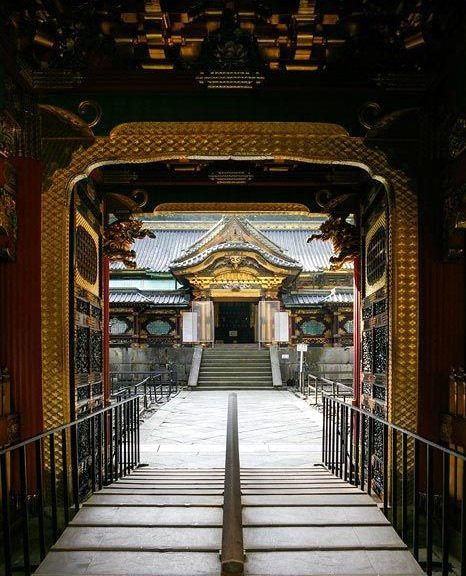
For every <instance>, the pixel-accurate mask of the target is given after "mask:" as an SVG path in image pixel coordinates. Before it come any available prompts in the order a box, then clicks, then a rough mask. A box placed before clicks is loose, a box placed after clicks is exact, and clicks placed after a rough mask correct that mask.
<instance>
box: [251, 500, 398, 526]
mask: <svg viewBox="0 0 466 576" xmlns="http://www.w3.org/2000/svg"><path fill="white" fill-rule="evenodd" d="M243 524H244V526H319V525H320V526H329V527H333V526H337V525H339V526H350V525H360V526H364V525H366V526H367V525H372V526H384V525H389V522H388V520H387V519H386V518H385V516H384V515H383V514H382V513H381V512H380V510H379V509H378V508H377V506H376V505H375V504H373V505H368V506H353V507H350V506H345V507H343V506H341V507H337V506H302V507H291V506H290V507H286V506H277V507H270V506H268V507H260V506H257V507H249V506H246V507H245V508H243Z"/></svg>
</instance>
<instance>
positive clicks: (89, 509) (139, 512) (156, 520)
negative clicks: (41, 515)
mask: <svg viewBox="0 0 466 576" xmlns="http://www.w3.org/2000/svg"><path fill="white" fill-rule="evenodd" d="M221 525H222V508H221V507H216V508H209V507H199V506H196V507H194V506H193V507H189V506H170V507H160V508H157V510H156V513H155V511H154V508H153V507H152V506H135V507H131V506H124V507H122V506H83V508H82V509H81V510H80V512H79V514H78V515H76V516H75V517H74V518H73V520H71V522H70V526H141V527H151V526H185V527H188V528H189V527H195V526H214V527H217V526H221Z"/></svg>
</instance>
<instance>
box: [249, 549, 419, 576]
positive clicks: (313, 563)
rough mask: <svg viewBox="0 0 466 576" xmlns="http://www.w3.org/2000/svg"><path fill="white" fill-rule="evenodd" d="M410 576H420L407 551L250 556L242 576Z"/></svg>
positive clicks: (317, 551)
mask: <svg viewBox="0 0 466 576" xmlns="http://www.w3.org/2000/svg"><path fill="white" fill-rule="evenodd" d="M298 574H299V576H324V575H325V576H327V575H328V574H332V576H340V575H341V576H343V575H344V576H356V575H361V574H365V575H367V576H376V575H377V576H385V575H387V576H388V575H390V576H414V575H421V574H423V572H422V570H421V568H420V567H419V565H418V564H417V563H416V561H415V560H414V557H413V556H412V555H411V554H410V552H408V551H407V550H364V549H359V550H339V551H338V554H336V553H335V551H331V550H315V551H280V550H277V551H268V552H251V553H249V554H248V555H247V563H246V568H245V576H248V575H251V576H252V575H254V576H297V575H298Z"/></svg>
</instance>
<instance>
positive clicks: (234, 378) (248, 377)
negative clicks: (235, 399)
mask: <svg viewBox="0 0 466 576" xmlns="http://www.w3.org/2000/svg"><path fill="white" fill-rule="evenodd" d="M198 381H199V382H200V381H204V382H212V381H215V382H272V378H270V376H267V375H266V374H263V375H257V374H238V375H236V374H230V375H228V376H226V375H225V376H216V375H215V374H201V375H200V376H199V380H198Z"/></svg>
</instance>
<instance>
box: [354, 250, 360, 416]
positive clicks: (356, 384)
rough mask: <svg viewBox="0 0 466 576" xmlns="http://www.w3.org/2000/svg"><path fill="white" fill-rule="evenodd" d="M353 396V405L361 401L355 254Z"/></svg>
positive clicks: (357, 287) (358, 307) (355, 262)
mask: <svg viewBox="0 0 466 576" xmlns="http://www.w3.org/2000/svg"><path fill="white" fill-rule="evenodd" d="M353 269H354V272H353V290H354V296H353V298H354V302H353V396H354V405H355V406H359V404H360V401H361V339H362V332H361V258H360V257H359V256H356V257H355V259H354V263H353Z"/></svg>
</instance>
